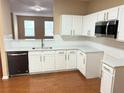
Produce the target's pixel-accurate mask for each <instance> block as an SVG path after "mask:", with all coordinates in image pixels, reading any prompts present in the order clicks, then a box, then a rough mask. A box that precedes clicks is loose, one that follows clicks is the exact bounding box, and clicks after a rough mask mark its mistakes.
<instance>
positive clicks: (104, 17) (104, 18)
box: [104, 13, 106, 21]
mask: <svg viewBox="0 0 124 93" xmlns="http://www.w3.org/2000/svg"><path fill="white" fill-rule="evenodd" d="M105 16H106V14H105V13H104V21H105Z"/></svg>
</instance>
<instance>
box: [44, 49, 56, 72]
mask: <svg viewBox="0 0 124 93" xmlns="http://www.w3.org/2000/svg"><path fill="white" fill-rule="evenodd" d="M42 58H43V59H42V67H43V69H42V70H43V71H53V70H55V51H44V52H43V56H42Z"/></svg>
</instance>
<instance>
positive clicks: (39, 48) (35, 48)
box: [32, 47, 52, 50]
mask: <svg viewBox="0 0 124 93" xmlns="http://www.w3.org/2000/svg"><path fill="white" fill-rule="evenodd" d="M32 49H33V50H44V49H52V47H43V48H41V47H32Z"/></svg>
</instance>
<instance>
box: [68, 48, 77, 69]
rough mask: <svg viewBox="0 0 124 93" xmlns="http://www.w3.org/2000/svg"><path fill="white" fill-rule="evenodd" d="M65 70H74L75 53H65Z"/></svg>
mask: <svg viewBox="0 0 124 93" xmlns="http://www.w3.org/2000/svg"><path fill="white" fill-rule="evenodd" d="M67 58H68V61H67V69H75V68H76V67H77V66H76V65H77V51H76V50H70V51H67Z"/></svg>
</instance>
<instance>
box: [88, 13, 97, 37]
mask: <svg viewBox="0 0 124 93" xmlns="http://www.w3.org/2000/svg"><path fill="white" fill-rule="evenodd" d="M96 22H97V13H94V14H91V15H89V32H88V33H89V36H95V24H96Z"/></svg>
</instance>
